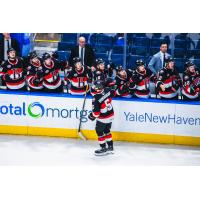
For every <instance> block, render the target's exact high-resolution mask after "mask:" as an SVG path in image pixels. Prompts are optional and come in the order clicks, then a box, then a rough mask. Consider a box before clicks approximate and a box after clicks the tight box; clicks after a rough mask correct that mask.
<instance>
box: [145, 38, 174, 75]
mask: <svg viewBox="0 0 200 200" xmlns="http://www.w3.org/2000/svg"><path fill="white" fill-rule="evenodd" d="M167 49H168V43H167V42H166V41H162V42H161V45H160V51H159V52H158V53H156V54H155V55H153V57H152V58H151V60H150V62H149V65H148V66H149V69H150V70H151V71H152V72H153V73H154V74H156V73H157V72H158V71H159V70H161V69H162V68H163V67H164V66H165V59H167V58H168V57H170V56H171V55H170V54H168V53H167Z"/></svg>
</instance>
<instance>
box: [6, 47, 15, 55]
mask: <svg viewBox="0 0 200 200" xmlns="http://www.w3.org/2000/svg"><path fill="white" fill-rule="evenodd" d="M11 51H15V49H14V48H12V47H11V48H9V49H8V50H7V54H9V53H10V52H11ZM15 52H16V51H15Z"/></svg>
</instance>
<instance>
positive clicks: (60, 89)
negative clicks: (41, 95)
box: [43, 84, 63, 93]
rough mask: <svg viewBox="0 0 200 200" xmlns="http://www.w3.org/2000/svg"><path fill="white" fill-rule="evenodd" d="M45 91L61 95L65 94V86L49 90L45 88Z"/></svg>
mask: <svg viewBox="0 0 200 200" xmlns="http://www.w3.org/2000/svg"><path fill="white" fill-rule="evenodd" d="M43 91H44V92H48V93H60V92H63V84H61V85H60V86H59V87H58V88H56V89H48V88H46V87H44V89H43Z"/></svg>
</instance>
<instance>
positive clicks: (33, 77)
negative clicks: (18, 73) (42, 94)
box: [26, 59, 43, 90]
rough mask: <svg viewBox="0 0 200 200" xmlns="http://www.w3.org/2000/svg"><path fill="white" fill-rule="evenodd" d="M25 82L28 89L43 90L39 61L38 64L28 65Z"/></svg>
mask: <svg viewBox="0 0 200 200" xmlns="http://www.w3.org/2000/svg"><path fill="white" fill-rule="evenodd" d="M26 80H27V84H28V86H29V88H30V89H34V90H41V89H43V67H42V62H41V60H40V59H39V62H38V63H33V62H30V63H29V64H28V66H27V76H26Z"/></svg>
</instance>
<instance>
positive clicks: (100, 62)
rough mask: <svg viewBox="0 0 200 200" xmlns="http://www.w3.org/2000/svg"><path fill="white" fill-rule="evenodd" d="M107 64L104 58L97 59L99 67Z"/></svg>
mask: <svg viewBox="0 0 200 200" xmlns="http://www.w3.org/2000/svg"><path fill="white" fill-rule="evenodd" d="M102 63H103V64H105V61H104V60H103V59H102V58H98V59H96V64H97V65H100V64H102Z"/></svg>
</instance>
